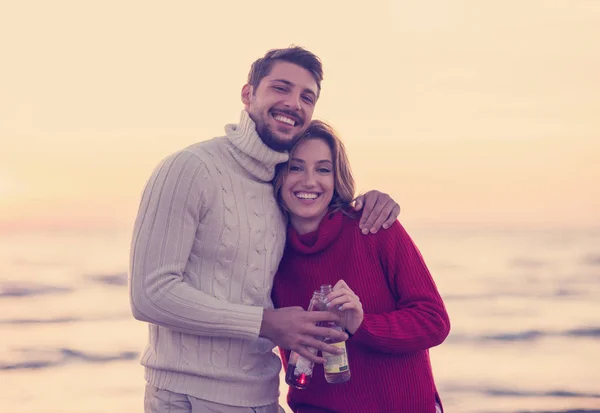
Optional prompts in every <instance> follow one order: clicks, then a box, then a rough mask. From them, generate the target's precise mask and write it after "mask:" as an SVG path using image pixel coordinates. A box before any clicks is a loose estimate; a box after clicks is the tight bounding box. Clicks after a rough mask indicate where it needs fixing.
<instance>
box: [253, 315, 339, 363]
mask: <svg viewBox="0 0 600 413" xmlns="http://www.w3.org/2000/svg"><path fill="white" fill-rule="evenodd" d="M339 321H340V317H339V316H338V315H337V314H333V313H331V312H329V311H305V310H304V309H302V307H284V308H279V309H276V310H273V309H265V310H264V312H263V320H262V324H261V326H260V336H261V337H266V338H268V339H269V340H271V341H272V342H273V343H275V344H276V345H278V346H279V347H283V348H285V349H288V350H293V351H295V352H296V353H298V354H300V355H301V356H303V357H305V358H306V359H308V360H311V361H314V362H316V363H324V362H325V359H324V358H323V357H318V356H317V355H316V354H315V352H314V351H311V349H310V348H313V349H316V350H320V351H326V352H330V353H334V354H339V353H340V352H341V351H340V350H339V349H338V348H336V347H334V346H332V345H330V344H327V343H325V342H324V341H323V339H329V340H331V341H333V342H335V341H344V340H347V339H348V335H347V334H346V333H344V332H342V331H336V330H333V329H331V328H327V327H321V326H320V324H322V323H328V322H339Z"/></svg>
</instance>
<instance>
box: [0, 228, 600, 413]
mask: <svg viewBox="0 0 600 413" xmlns="http://www.w3.org/2000/svg"><path fill="white" fill-rule="evenodd" d="M409 230H410V228H409ZM410 232H411V235H412V236H413V238H414V240H415V242H416V243H417V245H418V246H419V248H420V249H421V252H422V253H423V255H424V257H425V259H426V261H427V263H428V265H429V268H430V270H431V272H432V274H433V276H434V278H435V280H436V282H437V285H438V288H439V289H440V292H441V294H442V296H443V298H444V300H445V303H446V306H447V308H448V311H449V313H450V317H451V320H452V331H451V334H450V336H449V337H448V339H447V340H446V341H445V342H444V343H443V344H442V345H441V346H439V347H436V348H434V349H432V350H431V357H432V363H433V368H434V374H435V377H436V381H437V383H438V387H439V390H440V394H441V396H442V398H443V401H444V405H445V408H446V412H448V413H457V412H458V413H475V412H478V413H479V412H480V413H483V412H490V413H491V412H498V413H500V412H507V413H508V412H510V413H516V412H559V411H560V412H563V411H564V412H566V411H569V412H576V411H577V412H579V411H581V412H583V411H594V412H600V231H593V230H588V231H585V230H577V231H575V230H573V231H558V230H556V231H474V230H470V231H467V230H463V231H451V230H421V231H419V230H414V231H410ZM128 249H129V233H127V232H102V233H100V232H99V233H84V232H81V233H74V232H46V233H32V232H28V233H10V234H8V233H5V234H0V411H2V412H11V413H58V412H60V413H64V412H78V413H92V412H130V413H136V412H139V413H141V412H142V411H143V408H142V406H143V404H142V399H143V390H144V380H143V370H142V367H141V366H140V364H139V357H140V352H141V351H142V349H143V348H144V346H145V343H146V326H145V325H144V324H143V323H140V322H138V321H136V320H134V319H133V318H132V317H131V315H130V312H129V301H128V296H127V275H126V272H127V265H128ZM282 383H283V381H282ZM281 389H282V397H281V400H282V403H284V400H285V392H286V388H285V384H283V385H282V387H281Z"/></svg>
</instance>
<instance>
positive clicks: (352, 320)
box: [325, 280, 365, 334]
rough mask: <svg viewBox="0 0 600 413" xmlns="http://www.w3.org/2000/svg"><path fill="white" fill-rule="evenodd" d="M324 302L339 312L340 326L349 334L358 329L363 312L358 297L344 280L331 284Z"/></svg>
mask: <svg viewBox="0 0 600 413" xmlns="http://www.w3.org/2000/svg"><path fill="white" fill-rule="evenodd" d="M325 302H326V305H327V307H328V308H331V309H333V311H334V312H335V313H338V314H340V317H341V319H342V321H341V326H342V327H343V328H344V329H346V330H347V331H349V332H350V334H354V333H355V332H356V330H358V327H360V325H361V323H362V322H363V318H364V316H365V314H364V312H363V307H362V304H361V302H360V298H359V297H358V296H357V295H356V294H354V291H352V289H351V288H350V287H349V286H348V284H346V282H345V281H344V280H339V281H338V282H337V283H336V284H335V285H334V286H333V289H332V292H330V293H329V294H328V295H327V297H325Z"/></svg>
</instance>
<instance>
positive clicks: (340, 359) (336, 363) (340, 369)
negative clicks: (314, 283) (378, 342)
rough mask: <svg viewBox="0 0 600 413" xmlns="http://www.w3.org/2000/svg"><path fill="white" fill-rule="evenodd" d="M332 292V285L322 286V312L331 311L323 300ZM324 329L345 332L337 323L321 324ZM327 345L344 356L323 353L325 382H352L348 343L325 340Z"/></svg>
mask: <svg viewBox="0 0 600 413" xmlns="http://www.w3.org/2000/svg"><path fill="white" fill-rule="evenodd" d="M330 292H331V285H329V284H324V285H322V286H321V290H320V293H321V304H320V308H321V309H322V310H326V311H331V310H330V309H329V308H327V306H326V305H325V304H324V302H323V299H324V298H325V297H326V296H327V294H329V293H330ZM321 325H322V326H323V327H329V328H334V329H336V330H338V331H344V329H343V328H342V327H341V326H340V325H339V324H338V323H336V322H324V323H322V324H321ZM324 342H325V343H327V344H330V345H332V346H335V347H337V348H340V349H342V350H343V353H342V354H330V353H327V352H323V358H325V365H324V370H325V380H327V382H328V383H334V384H337V383H345V382H347V381H348V380H350V364H348V353H347V352H346V342H344V341H334V340H333V339H325V340H324Z"/></svg>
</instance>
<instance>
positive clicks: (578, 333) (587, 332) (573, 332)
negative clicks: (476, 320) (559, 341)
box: [448, 327, 600, 342]
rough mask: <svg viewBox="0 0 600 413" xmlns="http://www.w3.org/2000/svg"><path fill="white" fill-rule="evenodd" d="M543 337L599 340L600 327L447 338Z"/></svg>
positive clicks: (514, 340) (531, 338)
mask: <svg viewBox="0 0 600 413" xmlns="http://www.w3.org/2000/svg"><path fill="white" fill-rule="evenodd" d="M545 337H571V338H572V337H575V338H579V337H586V338H595V339H600V327H582V328H574V329H570V330H564V331H542V330H526V331H518V332H514V333H508V332H507V333H500V334H491V335H480V336H469V335H460V334H451V335H450V336H449V337H448V341H450V342H462V341H502V342H517V341H534V340H538V339H540V338H545Z"/></svg>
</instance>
